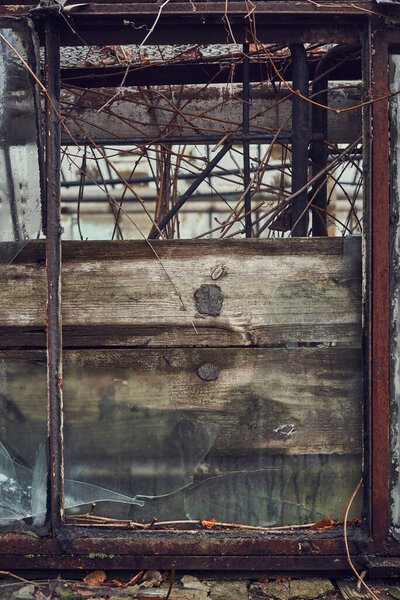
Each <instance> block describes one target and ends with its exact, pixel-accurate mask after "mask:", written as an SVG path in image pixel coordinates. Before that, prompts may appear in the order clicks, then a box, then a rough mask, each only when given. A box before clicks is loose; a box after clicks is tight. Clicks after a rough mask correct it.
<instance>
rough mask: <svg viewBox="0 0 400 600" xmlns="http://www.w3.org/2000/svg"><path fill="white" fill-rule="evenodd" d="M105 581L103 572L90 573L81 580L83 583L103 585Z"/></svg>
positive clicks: (105, 577) (105, 576)
mask: <svg viewBox="0 0 400 600" xmlns="http://www.w3.org/2000/svg"><path fill="white" fill-rule="evenodd" d="M106 579H107V575H106V574H105V572H104V571H91V573H89V574H88V575H86V577H84V578H83V581H84V582H85V583H103V581H105V580H106Z"/></svg>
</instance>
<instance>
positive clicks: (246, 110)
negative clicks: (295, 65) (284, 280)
mask: <svg viewBox="0 0 400 600" xmlns="http://www.w3.org/2000/svg"><path fill="white" fill-rule="evenodd" d="M243 54H244V59H243V80H242V107H243V113H242V129H243V187H244V192H245V194H244V211H245V217H244V223H245V232H246V237H247V238H249V237H251V236H252V229H251V214H250V211H251V192H250V189H248V187H249V185H250V147H249V140H248V136H249V128H250V72H249V56H248V55H249V45H248V44H244V45H243Z"/></svg>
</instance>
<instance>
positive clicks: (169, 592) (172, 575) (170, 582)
mask: <svg viewBox="0 0 400 600" xmlns="http://www.w3.org/2000/svg"><path fill="white" fill-rule="evenodd" d="M174 579H175V567H172V571H171V579H170V580H169V587H168V592H167V595H166V596H165V600H168V598H169V597H170V595H171V591H172V586H173V585H174Z"/></svg>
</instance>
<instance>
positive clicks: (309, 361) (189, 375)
mask: <svg viewBox="0 0 400 600" xmlns="http://www.w3.org/2000/svg"><path fill="white" fill-rule="evenodd" d="M21 356H25V358H27V357H29V358H30V362H28V363H26V362H24V361H22V362H21V360H17V357H19V359H20V358H21ZM4 357H7V361H8V362H7V365H8V366H7V369H8V388H7V390H8V391H7V393H8V395H9V397H10V398H11V400H12V401H13V402H14V403H15V404H16V405H17V406H18V410H19V411H20V412H21V413H22V414H23V415H24V419H23V421H24V422H31V421H32V420H35V419H36V418H37V415H38V414H40V413H41V410H42V409H41V408H40V407H43V403H44V399H45V360H44V354H43V353H39V352H38V351H33V352H28V353H25V354H22V351H2V352H1V353H0V359H1V358H4ZM10 361H11V362H10ZM204 364H212V365H215V366H216V367H217V369H218V371H219V374H218V377H217V379H216V380H214V381H205V380H203V379H201V378H200V377H199V374H198V369H199V367H201V366H202V365H204ZM32 390H34V391H33V392H32ZM64 400H65V421H66V426H67V427H69V428H71V427H72V428H79V429H80V430H81V431H82V432H84V434H82V435H81V438H80V439H78V440H77V441H76V442H75V444H74V445H75V450H76V449H77V448H78V447H80V450H79V453H82V456H83V457H84V455H85V448H86V449H88V448H90V447H91V444H89V443H88V440H89V439H90V440H91V443H92V444H94V445H95V446H96V445H98V444H99V443H101V445H102V456H103V457H104V458H106V457H107V456H112V455H113V454H114V453H115V448H114V445H115V441H116V440H118V444H119V452H121V453H124V452H125V453H126V454H127V456H129V454H132V453H134V454H135V456H143V457H145V455H146V454H147V453H148V449H147V445H146V444H143V440H144V439H150V438H151V439H152V452H153V453H155V454H158V455H159V456H163V454H164V453H165V447H164V446H165V436H166V432H167V430H170V429H171V428H172V429H173V428H174V427H175V425H176V424H177V423H178V421H179V420H182V419H188V420H189V421H192V422H196V423H202V424H204V425H207V423H210V424H211V425H212V428H213V427H214V426H217V429H218V433H217V437H216V440H215V442H214V443H213V449H214V452H216V453H217V454H218V453H222V454H223V455H226V456H245V455H246V453H247V452H254V451H256V450H257V451H262V452H264V451H266V452H267V453H268V454H271V453H272V454H285V455H286V454H291V455H297V454H302V455H307V454H320V453H321V454H333V453H336V454H357V453H358V452H360V450H361V417H360V415H361V411H362V385H361V357H360V351H359V350H358V349H352V348H335V347H331V348H296V349H292V350H288V349H284V348H260V349H254V348H252V349H250V348H243V349H241V348H226V349H224V351H223V352H221V351H220V350H219V349H211V348H210V349H192V348H187V349H162V350H161V349H154V350H150V349H137V350H126V349H123V350H93V349H91V350H77V351H73V350H67V351H65V355H64ZM42 412H43V410H42ZM104 420H105V421H104ZM14 421H18V419H14ZM104 422H106V424H107V427H106V428H105V429H104V432H103V434H102V436H101V440H98V439H97V438H98V431H99V428H100V427H101V424H102V423H103V424H104ZM21 423H22V421H21ZM78 437H79V436H78ZM96 440H97V441H96ZM76 451H77V450H76Z"/></svg>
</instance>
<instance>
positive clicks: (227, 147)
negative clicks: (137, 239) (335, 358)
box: [149, 140, 232, 239]
mask: <svg viewBox="0 0 400 600" xmlns="http://www.w3.org/2000/svg"><path fill="white" fill-rule="evenodd" d="M231 147H232V141H231V140H228V141H227V142H225V144H224V146H223V147H222V148H221V150H220V151H219V152H218V154H216V155H215V157H214V158H213V159H212V161H210V162H209V163H208V165H207V166H206V167H205V169H204V170H203V171H202V172H201V173H199V174H198V176H197V177H196V179H195V180H194V181H193V183H192V185H190V186H189V187H188V189H187V190H186V192H185V193H184V194H182V196H181V197H180V199H179V200H178V202H177V203H176V204H174V206H173V208H171V210H170V211H169V212H168V213H167V214H166V215H165V217H164V219H163V220H162V221H161V222H160V223H159V225H158V230H157V229H156V230H155V231H154V232H153V233H152V234H150V235H149V239H155V238H157V237H158V236H159V231H162V230H163V229H164V228H165V227H166V225H168V223H169V222H170V221H171V219H173V217H174V216H175V215H176V213H177V212H178V210H179V209H180V208H181V207H182V206H183V205H184V204H185V202H186V201H187V200H189V198H190V196H191V195H192V194H193V192H194V191H195V190H197V188H198V187H199V185H200V184H201V183H202V182H203V181H204V180H205V179H206V177H207V176H208V175H209V174H210V173H211V172H212V170H213V169H214V167H215V166H216V165H217V164H218V163H219V161H220V160H221V158H223V157H224V156H225V154H226V153H227V152H228V151H229V150H230V149H231Z"/></svg>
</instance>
